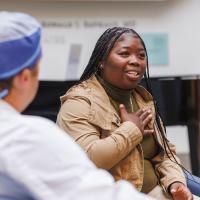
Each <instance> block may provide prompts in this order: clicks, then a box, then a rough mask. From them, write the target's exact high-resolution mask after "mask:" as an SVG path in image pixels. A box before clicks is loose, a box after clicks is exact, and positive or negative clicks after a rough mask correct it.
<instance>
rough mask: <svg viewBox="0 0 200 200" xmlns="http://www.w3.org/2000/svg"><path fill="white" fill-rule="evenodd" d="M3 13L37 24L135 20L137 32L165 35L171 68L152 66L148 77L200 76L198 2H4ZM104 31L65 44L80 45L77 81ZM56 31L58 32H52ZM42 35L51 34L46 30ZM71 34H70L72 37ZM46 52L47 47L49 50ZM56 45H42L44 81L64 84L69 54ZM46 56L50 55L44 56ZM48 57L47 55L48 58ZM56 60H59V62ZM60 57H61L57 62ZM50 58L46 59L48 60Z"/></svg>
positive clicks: (75, 36) (72, 38) (78, 33)
mask: <svg viewBox="0 0 200 200" xmlns="http://www.w3.org/2000/svg"><path fill="white" fill-rule="evenodd" d="M0 8H1V10H4V9H6V10H16V11H23V12H28V13H30V14H32V15H34V16H35V17H37V18H38V19H39V20H45V19H50V20H51V19H53V20H58V21H63V20H78V21H81V20H83V19H88V20H101V21H103V22H111V21H113V20H115V21H116V20H121V21H123V20H127V19H128V20H130V21H131V20H133V22H134V23H133V26H134V28H135V29H136V30H137V31H138V32H139V33H145V32H148V33H167V34H168V37H169V63H168V65H167V66H152V67H151V69H150V73H151V75H152V76H154V77H160V76H190V75H196V74H200V67H199V65H200V61H199V59H198V58H199V53H200V45H199V44H200V37H199V36H200V23H198V20H199V19H200V12H199V8H200V1H199V0H166V1H163V2H162V1H161V2H126V3H125V2H107V3H106V2H93V3H91V2H79V3H78V2H60V3H58V2H57V3H56V1H55V2H52V1H51V2H47V1H46V2H40V1H39V0H38V1H28V2H27V1H20V0H13V1H11V0H7V1H6V2H5V1H0ZM103 30H105V29H104V28H99V29H98V30H97V29H96V30H95V31H89V30H88V31H86V32H85V31H84V30H79V31H74V32H72V34H71V35H68V37H67V42H69V41H84V45H85V46H84V51H83V53H82V55H81V63H80V66H81V67H80V70H79V72H78V76H80V74H81V72H82V70H83V68H84V66H85V65H86V64H87V61H88V59H89V57H90V54H91V51H92V49H93V47H94V45H95V41H96V39H97V38H98V36H99V34H100V33H101V32H102V31H103ZM53 31H55V32H56V30H52V33H53ZM44 33H45V34H47V33H48V34H51V33H50V32H49V30H46V32H45V31H44ZM73 33H74V34H73ZM97 33H98V34H97ZM47 47H48V48H47ZM56 48H58V47H57V46H51V47H50V46H46V47H45V46H44V59H43V62H42V67H41V74H40V78H41V79H42V80H65V79H66V68H67V63H68V61H67V60H64V61H63V56H62V52H64V51H65V52H66V55H67V53H68V52H69V45H68V46H66V47H65V48H63V47H62V48H61V49H59V50H57V49H56ZM48 51H49V52H48ZM46 55H48V56H46ZM59 56H60V57H59ZM61 56H62V57H61ZM47 57H48V59H47Z"/></svg>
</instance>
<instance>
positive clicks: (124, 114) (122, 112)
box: [119, 104, 128, 122]
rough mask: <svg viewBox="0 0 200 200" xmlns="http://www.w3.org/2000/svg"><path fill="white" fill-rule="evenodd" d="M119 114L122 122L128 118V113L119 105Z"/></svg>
mask: <svg viewBox="0 0 200 200" xmlns="http://www.w3.org/2000/svg"><path fill="white" fill-rule="evenodd" d="M119 113H120V117H121V119H122V122H123V121H126V120H127V117H128V112H127V110H126V107H125V106H124V105H123V104H120V105H119Z"/></svg>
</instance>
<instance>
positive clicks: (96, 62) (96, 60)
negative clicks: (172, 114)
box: [79, 27, 187, 171]
mask: <svg viewBox="0 0 200 200" xmlns="http://www.w3.org/2000/svg"><path fill="white" fill-rule="evenodd" d="M124 33H132V34H133V35H134V36H135V37H137V38H139V39H140V41H141V43H142V45H143V47H144V50H145V53H146V63H147V64H146V65H147V66H146V71H145V74H144V81H145V84H146V89H147V90H148V92H149V93H150V94H151V95H152V97H153V102H154V107H155V115H156V116H155V119H156V125H157V127H158V129H159V131H160V134H161V138H162V142H163V146H164V150H165V152H166V155H167V157H168V158H169V159H170V160H171V161H172V162H174V163H176V164H177V165H179V166H180V167H181V168H183V169H184V170H186V169H185V168H184V167H183V166H182V165H180V164H179V163H178V161H177V160H176V158H175V156H174V154H173V152H172V151H171V149H170V147H169V143H168V140H167V138H166V128H165V125H164V123H163V122H162V120H161V118H160V112H159V108H158V106H157V103H156V101H155V99H154V96H153V91H152V86H151V81H150V78H149V63H148V55H147V50H146V46H145V44H144V41H143V40H142V38H141V37H140V35H139V34H138V33H137V32H136V31H134V30H133V29H130V28H125V27H113V28H109V29H107V30H106V31H105V32H104V33H103V34H102V35H101V36H100V38H99V39H98V41H97V43H96V45H95V48H94V50H93V52H92V55H91V57H90V60H89V62H88V64H87V66H86V68H85V70H84V72H83V74H82V75H81V78H80V80H79V83H80V82H82V81H84V80H87V79H88V78H90V77H91V76H92V75H93V74H99V73H100V71H101V69H100V65H101V64H102V63H103V62H104V61H105V60H106V59H107V57H108V54H109V53H110V51H111V50H112V48H113V46H114V44H115V42H116V41H117V39H118V38H119V37H120V36H121V35H122V34H124ZM170 154H171V156H172V157H171V156H170ZM186 171H187V170H186Z"/></svg>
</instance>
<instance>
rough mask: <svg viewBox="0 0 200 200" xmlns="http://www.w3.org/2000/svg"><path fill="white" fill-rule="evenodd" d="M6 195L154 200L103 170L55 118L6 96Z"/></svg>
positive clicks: (0, 146) (1, 175)
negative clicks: (27, 111) (26, 111)
mask: <svg viewBox="0 0 200 200" xmlns="http://www.w3.org/2000/svg"><path fill="white" fill-rule="evenodd" d="M0 196H9V197H14V198H15V199H19V200H25V199H29V198H33V199H37V200H150V199H151V198H150V197H146V196H144V195H142V194H140V193H138V192H137V191H136V190H135V189H134V188H133V187H132V186H131V185H130V184H129V183H128V182H125V181H119V182H114V180H113V178H112V176H111V175H109V174H108V173H107V172H106V171H104V170H100V169H97V168H96V167H95V166H94V165H93V163H92V162H91V161H90V160H89V159H88V158H87V156H86V155H85V153H84V152H83V151H82V150H81V148H79V146H78V145H77V144H75V143H74V142H73V141H72V139H71V138H70V137H69V136H67V135H66V134H65V133H63V132H62V131H61V130H60V129H59V128H57V127H56V125H54V123H53V122H50V121H49V120H46V119H43V118H40V117H33V116H24V115H21V114H20V113H18V112H17V111H16V110H15V109H14V108H12V107H11V106H10V105H9V104H7V103H6V102H5V101H3V100H0Z"/></svg>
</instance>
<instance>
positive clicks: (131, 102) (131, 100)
mask: <svg viewBox="0 0 200 200" xmlns="http://www.w3.org/2000/svg"><path fill="white" fill-rule="evenodd" d="M130 105H131V112H132V113H133V99H132V95H131V96H130Z"/></svg>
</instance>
